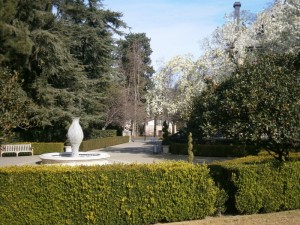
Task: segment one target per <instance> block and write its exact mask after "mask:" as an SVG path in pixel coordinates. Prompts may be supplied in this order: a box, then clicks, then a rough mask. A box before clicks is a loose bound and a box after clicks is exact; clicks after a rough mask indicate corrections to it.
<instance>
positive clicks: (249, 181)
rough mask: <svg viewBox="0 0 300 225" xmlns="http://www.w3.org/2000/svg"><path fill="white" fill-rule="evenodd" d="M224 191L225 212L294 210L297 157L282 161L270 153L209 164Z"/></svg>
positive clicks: (212, 173)
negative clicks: (281, 162) (225, 193)
mask: <svg viewBox="0 0 300 225" xmlns="http://www.w3.org/2000/svg"><path fill="white" fill-rule="evenodd" d="M209 168H210V173H211V175H212V177H213V179H214V180H215V182H216V183H217V184H218V186H219V187H220V188H222V189H224V190H225V191H226V192H227V194H228V197H229V198H228V201H227V202H226V204H225V206H226V207H227V212H230V213H233V212H238V213H241V214H254V213H258V212H276V211H280V210H291V209H298V208H299V207H300V206H299V198H300V196H299V194H298V192H299V188H300V187H299V184H298V182H297V180H298V179H299V157H298V156H297V155H295V161H292V162H285V163H284V164H280V163H278V161H276V160H274V158H273V159H272V157H270V156H259V157H258V156H251V157H245V158H240V159H236V160H232V161H225V162H217V163H212V164H210V165H209Z"/></svg>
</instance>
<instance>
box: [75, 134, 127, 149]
mask: <svg viewBox="0 0 300 225" xmlns="http://www.w3.org/2000/svg"><path fill="white" fill-rule="evenodd" d="M127 142H129V136H117V137H107V138H98V139H90V140H86V141H83V142H82V143H81V145H80V150H81V151H89V150H94V149H100V148H106V147H109V146H113V145H118V144H123V143H127Z"/></svg>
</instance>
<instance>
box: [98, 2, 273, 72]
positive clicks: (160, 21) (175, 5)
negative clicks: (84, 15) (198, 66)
mask: <svg viewBox="0 0 300 225" xmlns="http://www.w3.org/2000/svg"><path fill="white" fill-rule="evenodd" d="M234 2H235V1H234V0H103V5H104V8H105V9H110V10H112V11H116V12H121V13H123V18H122V20H123V21H124V22H125V23H127V25H128V26H129V27H131V32H132V33H146V36H147V37H148V38H150V39H151V42H150V45H151V49H152V51H153V53H152V55H151V59H152V65H153V66H154V68H157V67H158V65H160V63H161V62H162V61H164V62H166V61H168V60H169V59H171V58H172V57H174V56H176V55H184V54H192V55H194V57H196V58H197V57H199V56H200V55H201V41H202V40H203V38H205V37H209V36H210V35H211V33H212V32H213V31H214V30H215V29H216V28H217V27H218V26H221V25H222V24H224V16H225V14H227V15H228V14H230V13H232V12H233V4H234ZM270 2H273V0H244V1H240V3H241V4H242V6H241V10H249V11H250V12H253V13H257V12H260V11H262V10H264V9H265V8H267V7H268V6H269V3H270ZM127 33H129V30H128V31H127Z"/></svg>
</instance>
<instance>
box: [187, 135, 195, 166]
mask: <svg viewBox="0 0 300 225" xmlns="http://www.w3.org/2000/svg"><path fill="white" fill-rule="evenodd" d="M188 156H189V157H188V162H189V163H193V159H194V153H193V136H192V133H191V132H190V133H189V136H188Z"/></svg>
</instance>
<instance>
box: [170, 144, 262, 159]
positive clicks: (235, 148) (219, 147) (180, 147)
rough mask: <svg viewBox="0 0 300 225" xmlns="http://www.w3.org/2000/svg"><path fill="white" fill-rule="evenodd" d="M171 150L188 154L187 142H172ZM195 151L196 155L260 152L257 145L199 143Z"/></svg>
mask: <svg viewBox="0 0 300 225" xmlns="http://www.w3.org/2000/svg"><path fill="white" fill-rule="evenodd" d="M170 152H171V153H172V154H180V155H187V144H182V143H172V145H171V150H170ZM193 152H194V155H195V156H206V157H229V156H230V157H241V156H247V155H256V154H257V153H258V151H257V149H256V147H255V146H249V145H233V144H231V145H225V144H197V145H194V149H193Z"/></svg>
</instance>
